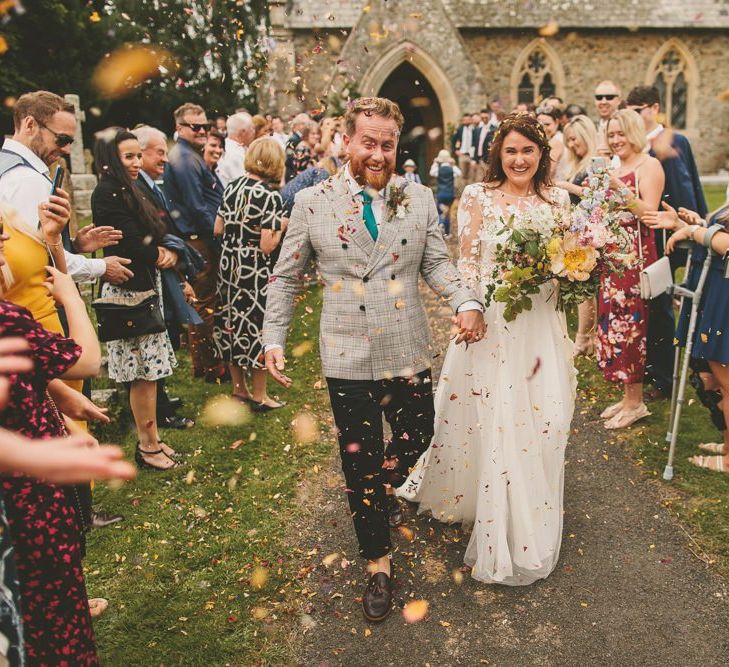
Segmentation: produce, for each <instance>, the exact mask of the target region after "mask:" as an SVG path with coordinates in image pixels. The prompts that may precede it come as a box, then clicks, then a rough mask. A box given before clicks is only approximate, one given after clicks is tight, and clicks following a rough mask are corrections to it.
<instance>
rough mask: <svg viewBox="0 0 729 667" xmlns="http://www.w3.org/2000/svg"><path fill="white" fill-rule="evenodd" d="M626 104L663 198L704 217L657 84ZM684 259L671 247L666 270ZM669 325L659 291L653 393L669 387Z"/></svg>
mask: <svg viewBox="0 0 729 667" xmlns="http://www.w3.org/2000/svg"><path fill="white" fill-rule="evenodd" d="M626 104H627V105H628V108H632V109H633V110H634V111H636V112H638V113H639V114H640V116H641V118H642V119H643V124H644V125H645V131H646V139H647V140H648V143H649V145H650V154H651V155H653V156H654V157H657V158H658V159H659V160H660V162H661V166H662V167H663V172H664V173H665V175H666V184H665V186H664V189H663V195H662V200H663V201H664V202H666V203H667V204H669V205H670V206H672V207H673V208H674V209H677V210H678V209H680V208H685V209H687V210H689V211H696V212H697V213H698V214H699V215H700V216H701V217H702V218H705V217H706V214H707V213H708V207H707V205H706V200H705V198H704V190H703V187H702V186H701V180H700V178H699V172H698V169H697V167H696V162H695V160H694V156H693V152H692V151H691V144H690V143H689V141H688V139H687V138H686V137H685V136H684V135H682V134H679V133H678V132H672V131H667V130H666V128H664V127H663V125H662V124H660V123H659V122H658V114H659V113H660V111H661V106H660V96H659V93H658V89H657V88H656V87H655V86H637V87H636V88H633V89H632V90H631V91H630V92H629V93H628V96H627V98H626ZM665 236H666V232H665V231H659V232H657V233H656V235H655V237H656V249H657V252H658V257H662V256H663V255H664V246H665ZM685 264H686V253H685V252H684V251H682V250H676V251H674V252H673V253H672V254H671V269H672V270H673V271H674V272H675V271H676V270H677V269H678V268H679V266H684V265H685ZM674 325H675V320H674V313H673V297H672V296H671V295H670V294H663V295H661V296H659V297H657V298H655V299H652V300H651V302H650V321H649V325H648V360H647V364H646V380H647V381H648V382H650V383H651V384H652V385H653V387H654V391H655V393H656V395H657V396H661V395H662V396H670V395H671V391H672V387H673V359H674V354H673V331H674Z"/></svg>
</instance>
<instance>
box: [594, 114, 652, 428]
mask: <svg viewBox="0 0 729 667" xmlns="http://www.w3.org/2000/svg"><path fill="white" fill-rule="evenodd" d="M607 141H608V145H609V146H610V149H611V150H612V152H613V153H614V154H615V155H617V156H618V157H619V158H620V167H619V168H618V169H616V170H615V171H614V172H613V174H612V178H611V186H612V187H613V188H615V189H619V188H626V187H627V188H628V190H629V194H628V207H629V210H630V211H631V212H632V213H633V214H634V215H633V218H632V219H631V220H630V221H629V222H627V223H626V226H627V227H628V229H629V230H630V231H631V232H632V237H633V244H634V253H635V255H636V258H639V257H641V256H642V259H641V260H640V261H639V264H638V266H636V267H635V268H633V269H630V270H627V271H625V272H624V273H623V275H621V276H617V275H614V274H611V275H605V276H603V278H602V282H601V284H600V292H599V294H598V298H597V308H598V325H597V360H598V366H599V367H600V369H601V370H602V372H603V375H604V376H605V379H606V380H608V381H609V382H615V383H620V384H622V385H623V398H622V400H620V401H619V402H618V403H616V404H615V405H611V406H610V407H608V408H606V409H605V410H604V411H603V412H602V414H601V415H600V416H601V418H602V419H604V420H605V428H608V429H617V428H626V427H627V426H630V425H631V424H633V423H635V422H636V421H638V420H639V419H643V418H644V417H647V416H649V415H650V412H648V408H647V407H646V405H645V403H644V402H643V377H644V376H645V361H646V335H647V332H648V306H647V304H646V302H645V301H643V299H641V298H640V272H641V269H643V268H645V267H646V266H649V265H650V264H652V263H653V262H655V261H656V244H655V238H654V233H653V230H652V229H650V228H649V227H647V226H645V225H642V224H640V223H639V218H640V216H641V215H643V214H644V213H646V212H647V211H655V210H657V209H658V204H659V202H660V199H661V193H662V192H663V184H664V181H665V177H664V174H663V167H661V163H660V162H659V161H658V160H656V158H654V157H651V156H650V155H647V154H646V153H644V152H643V150H644V148H645V146H646V138H645V127H644V125H643V121H642V120H641V118H640V116H639V115H638V114H637V113H636V112H635V111H632V110H631V109H622V110H621V111H618V112H616V113H615V114H614V115H613V116H612V118H611V119H610V121H609V122H608V125H607ZM639 239H640V247H639V246H638V243H639V241H638V240H639Z"/></svg>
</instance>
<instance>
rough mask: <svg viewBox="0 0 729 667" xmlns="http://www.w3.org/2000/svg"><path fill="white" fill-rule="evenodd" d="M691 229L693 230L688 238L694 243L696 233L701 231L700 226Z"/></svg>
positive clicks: (693, 226) (692, 226) (690, 226)
mask: <svg viewBox="0 0 729 667" xmlns="http://www.w3.org/2000/svg"><path fill="white" fill-rule="evenodd" d="M689 228H690V229H691V231H690V232H689V235H688V237H689V240H690V241H693V240H694V236H695V235H696V232H697V231H698V229H699V226H698V225H689Z"/></svg>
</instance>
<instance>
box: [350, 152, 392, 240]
mask: <svg viewBox="0 0 729 667" xmlns="http://www.w3.org/2000/svg"><path fill="white" fill-rule="evenodd" d="M344 182H345V183H346V184H347V188H349V191H350V192H351V193H352V197H356V198H357V199H360V197H359V193H360V192H362V191H364V188H363V187H362V186H361V185H360V184H359V183H357V181H356V180H355V178H354V176H353V175H352V170H351V168H350V164H349V163H347V165H346V166H345V167H344ZM373 193H374V191H373V190H370V194H373ZM372 212H373V213H374V214H375V221H376V222H377V226H378V227H379V226H380V225H381V224H382V219H383V218H384V216H385V190H380V191H379V192H378V193H377V194H376V195H373V197H372Z"/></svg>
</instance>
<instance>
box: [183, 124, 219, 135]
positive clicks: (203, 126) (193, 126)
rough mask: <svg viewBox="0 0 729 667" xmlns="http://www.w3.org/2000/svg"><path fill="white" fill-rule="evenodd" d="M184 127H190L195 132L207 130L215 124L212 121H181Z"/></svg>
mask: <svg viewBox="0 0 729 667" xmlns="http://www.w3.org/2000/svg"><path fill="white" fill-rule="evenodd" d="M179 125H182V127H189V128H190V129H191V130H192V131H193V132H194V133H195V134H197V133H198V132H200V131H201V130H204V131H205V132H207V131H208V130H210V128H211V127H212V126H213V124H212V123H179Z"/></svg>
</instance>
